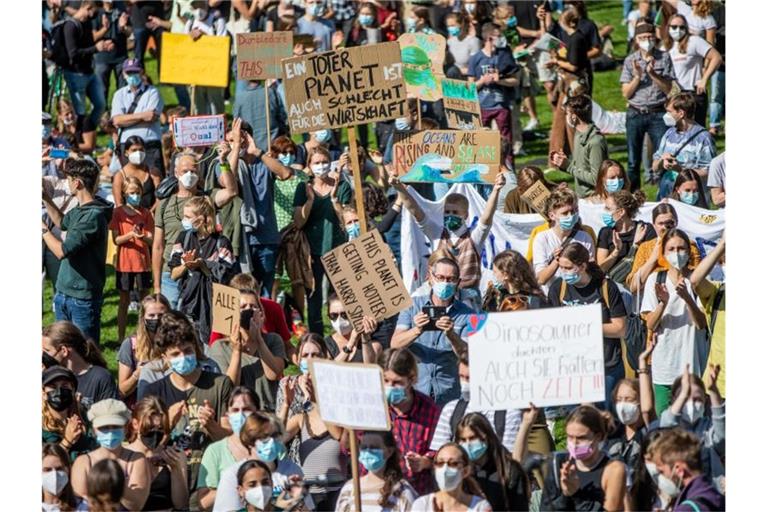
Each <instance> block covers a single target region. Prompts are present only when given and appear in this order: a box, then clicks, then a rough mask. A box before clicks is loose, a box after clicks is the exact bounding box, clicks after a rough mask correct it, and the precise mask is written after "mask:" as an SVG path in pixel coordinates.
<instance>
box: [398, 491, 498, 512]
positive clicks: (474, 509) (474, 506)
mask: <svg viewBox="0 0 768 512" xmlns="http://www.w3.org/2000/svg"><path fill="white" fill-rule="evenodd" d="M434 496H435V495H434V494H427V495H426V496H422V497H421V498H419V499H417V500H416V501H414V502H413V507H412V508H411V512H433V511H434V510H435V509H434V501H433V498H434ZM492 511H493V509H492V508H491V504H490V503H488V502H487V501H486V500H484V499H483V498H481V497H480V496H472V501H471V502H470V503H469V508H468V512H492Z"/></svg>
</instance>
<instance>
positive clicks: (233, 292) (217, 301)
mask: <svg viewBox="0 0 768 512" xmlns="http://www.w3.org/2000/svg"><path fill="white" fill-rule="evenodd" d="M212 304H213V315H212V316H213V325H212V326H211V330H212V331H214V332H218V333H221V334H226V335H229V333H231V332H232V326H233V325H235V324H239V323H240V290H238V289H237V288H232V287H231V286H225V285H223V284H219V283H213V297H212Z"/></svg>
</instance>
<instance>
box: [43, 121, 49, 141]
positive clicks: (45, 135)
mask: <svg viewBox="0 0 768 512" xmlns="http://www.w3.org/2000/svg"><path fill="white" fill-rule="evenodd" d="M50 136H51V126H50V125H45V124H44V125H43V139H44V140H48V138H50Z"/></svg>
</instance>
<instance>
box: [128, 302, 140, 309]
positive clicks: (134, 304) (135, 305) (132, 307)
mask: <svg viewBox="0 0 768 512" xmlns="http://www.w3.org/2000/svg"><path fill="white" fill-rule="evenodd" d="M138 310H139V303H138V302H136V301H133V302H131V303H130V304H128V311H138Z"/></svg>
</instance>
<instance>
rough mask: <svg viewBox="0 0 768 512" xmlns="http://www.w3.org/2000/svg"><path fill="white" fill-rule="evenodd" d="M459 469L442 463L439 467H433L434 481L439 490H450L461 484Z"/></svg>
mask: <svg viewBox="0 0 768 512" xmlns="http://www.w3.org/2000/svg"><path fill="white" fill-rule="evenodd" d="M461 480H462V478H461V471H459V469H458V468H450V467H448V465H447V464H446V465H444V466H443V467H441V468H435V481H436V482H437V487H439V488H440V490H441V491H452V490H454V489H455V488H457V487H458V486H459V485H461Z"/></svg>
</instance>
